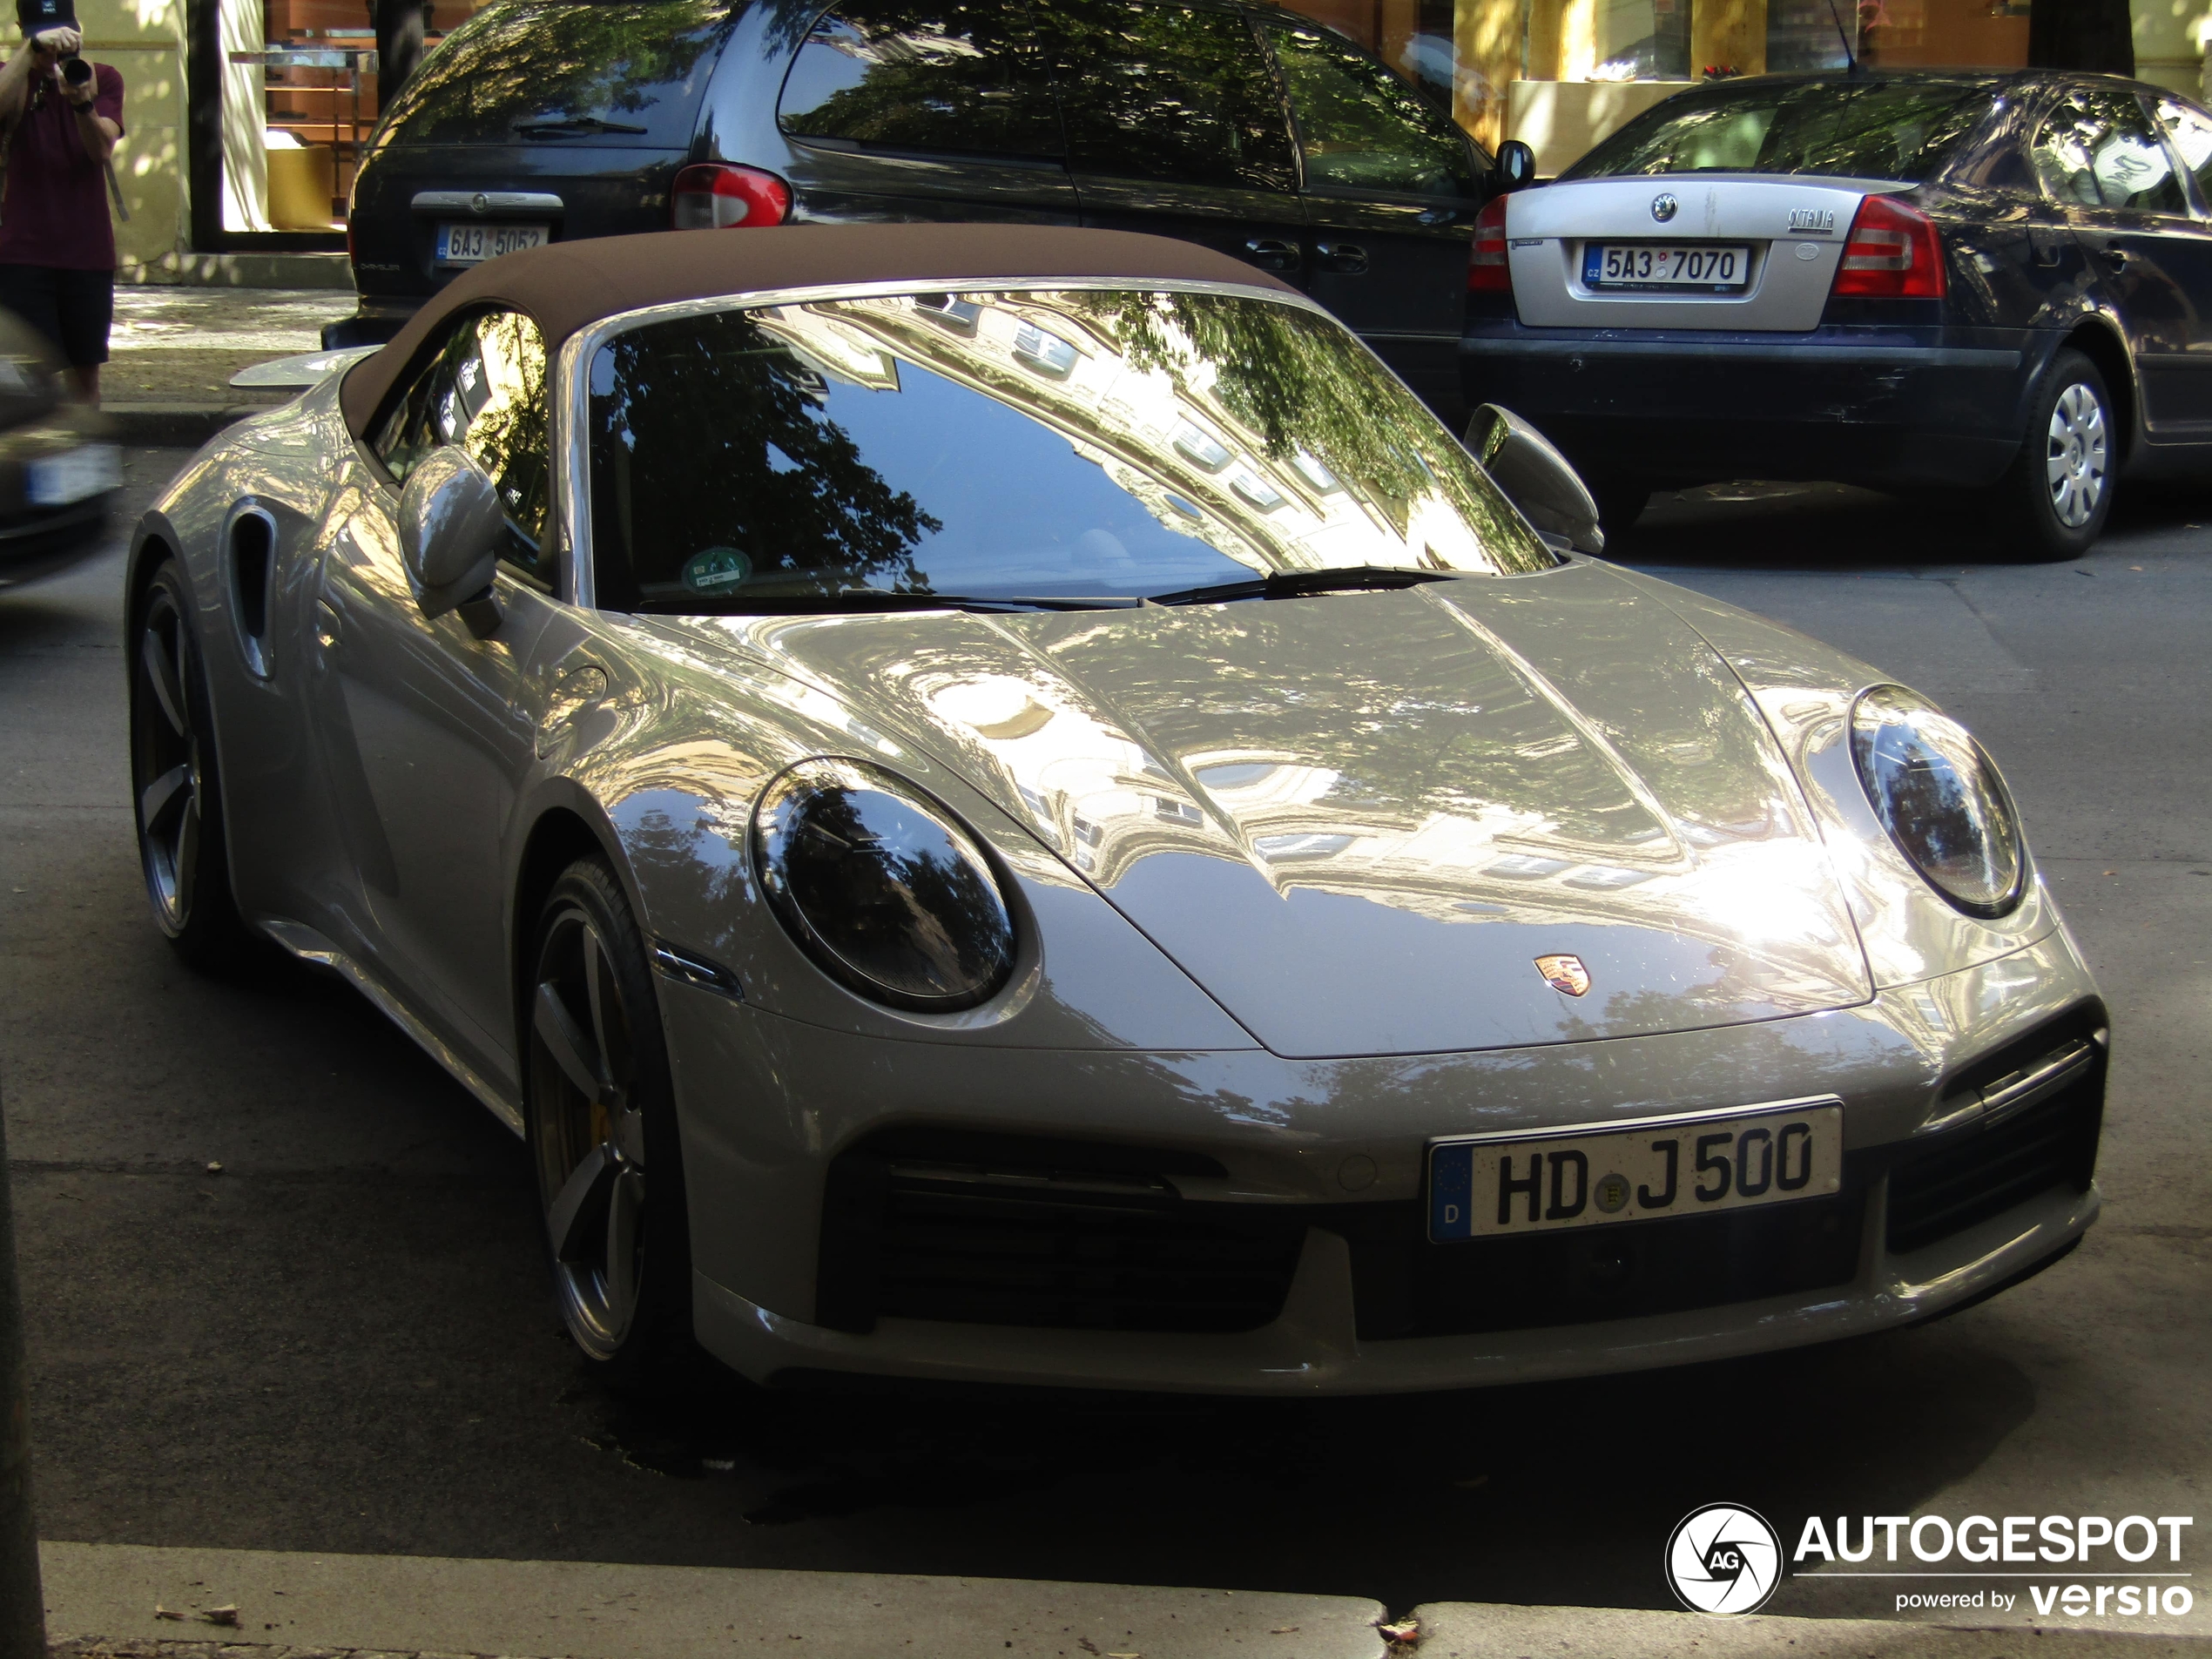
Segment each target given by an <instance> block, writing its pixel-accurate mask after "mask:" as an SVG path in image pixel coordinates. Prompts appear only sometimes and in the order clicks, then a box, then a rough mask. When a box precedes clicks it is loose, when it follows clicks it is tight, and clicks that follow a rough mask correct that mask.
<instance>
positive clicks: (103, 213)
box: [0, 64, 123, 271]
mask: <svg viewBox="0 0 2212 1659" xmlns="http://www.w3.org/2000/svg"><path fill="white" fill-rule="evenodd" d="M92 72H93V78H92V87H93V92H92V107H93V109H94V110H96V111H98V113H100V114H102V115H105V117H107V118H108V119H109V120H111V121H112V122H114V123H115V125H116V129H117V131H118V132H120V131H121V130H122V126H123V77H122V76H120V75H118V74H117V73H116V72H115V71H113V70H112V69H111V68H109V67H108V66H107V65H106V64H93V65H92ZM38 85H39V82H38V78H37V77H35V76H34V77H33V78H32V80H31V83H30V85H29V86H28V87H26V88H25V89H24V112H23V116H22V118H21V119H19V120H18V121H17V123H16V131H15V137H14V138H13V140H12V141H11V142H10V144H9V145H8V185H7V193H6V194H5V195H4V196H0V265H44V266H53V267H55V268H56V269H57V270H63V271H112V270H113V269H115V226H114V225H113V223H112V222H111V220H110V219H109V218H108V206H107V177H106V174H105V172H103V170H102V169H101V166H100V164H99V163H98V162H97V161H95V160H93V159H92V158H91V156H90V155H88V154H86V153H85V150H84V139H83V138H80V137H79V136H78V131H77V111H75V110H73V109H71V107H70V103H69V98H68V95H67V94H66V93H65V92H64V91H63V90H62V88H61V86H60V84H58V83H57V82H54V81H51V80H49V81H48V82H47V83H46V94H45V97H44V98H39V96H38ZM34 104H35V105H37V107H36V108H33V107H31V106H32V105H34Z"/></svg>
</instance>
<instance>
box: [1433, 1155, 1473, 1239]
mask: <svg viewBox="0 0 2212 1659" xmlns="http://www.w3.org/2000/svg"><path fill="white" fill-rule="evenodd" d="M1473 1197H1474V1148H1473V1147H1472V1146H1468V1145H1467V1144H1465V1143H1461V1144H1460V1145H1458V1146H1438V1147H1432V1148H1430V1149H1429V1155H1428V1236H1429V1237H1430V1238H1467V1237H1468V1236H1469V1235H1470V1233H1471V1231H1472V1226H1471V1222H1472V1217H1470V1216H1469V1214H1468V1204H1469V1202H1470V1200H1471V1199H1472V1198H1473Z"/></svg>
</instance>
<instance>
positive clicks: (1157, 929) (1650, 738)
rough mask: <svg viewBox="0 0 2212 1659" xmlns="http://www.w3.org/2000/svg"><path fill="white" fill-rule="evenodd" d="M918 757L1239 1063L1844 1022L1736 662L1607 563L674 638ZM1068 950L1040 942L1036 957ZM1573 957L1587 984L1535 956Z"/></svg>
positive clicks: (713, 623)
mask: <svg viewBox="0 0 2212 1659" xmlns="http://www.w3.org/2000/svg"><path fill="white" fill-rule="evenodd" d="M672 625H673V626H675V627H678V628H680V629H681V630H682V631H684V632H685V633H686V634H689V635H691V637H693V638H695V639H696V638H698V637H700V636H705V637H715V638H720V639H723V640H725V641H727V642H728V643H729V644H732V646H737V647H739V648H748V647H749V648H750V651H754V652H759V653H760V654H764V655H765V656H767V657H769V658H772V659H774V660H777V661H779V663H781V664H783V665H784V666H785V667H786V669H787V670H789V671H792V672H793V673H795V674H797V675H799V676H800V677H801V678H806V679H809V680H812V681H813V682H814V683H816V684H817V685H820V686H821V687H823V688H824V689H826V690H828V691H832V692H833V693H834V694H835V695H837V696H838V697H839V698H840V699H841V700H843V701H845V702H846V703H847V704H848V705H850V706H852V707H853V709H854V710H855V711H858V712H859V713H860V715H861V716H862V718H864V719H865V720H866V721H867V722H870V723H873V724H877V725H881V726H882V727H883V729H884V730H885V732H887V733H889V734H894V735H896V736H898V737H900V738H902V739H904V740H906V741H910V742H913V743H914V744H915V745H917V746H918V747H920V748H921V749H923V750H925V751H926V752H929V753H931V754H933V755H934V757H935V758H936V759H939V760H941V762H943V763H944V764H945V765H948V767H949V768H950V769H952V770H953V771H954V772H958V773H959V774H960V775H961V776H963V777H965V778H966V779H968V780H969V781H970V782H971V783H973V784H974V786H976V787H977V788H979V789H980V790H981V791H983V792H985V793H987V794H988V795H989V796H990V797H991V798H992V799H995V800H996V801H997V802H998V803H999V804H1000V805H1001V806H1003V807H1004V808H1005V810H1006V811H1007V812H1008V813H1010V814H1012V815H1013V816H1014V817H1015V819H1018V820H1019V821H1021V822H1022V823H1024V824H1026V825H1027V826H1028V827H1029V828H1030V830H1031V831H1032V833H1035V835H1036V836H1037V837H1038V838H1039V839H1041V840H1043V841H1044V842H1046V843H1047V844H1048V845H1049V846H1051V847H1053V848H1054V849H1055V851H1056V852H1057V853H1059V854H1060V856H1061V857H1062V858H1063V859H1064V860H1067V862H1068V863H1069V864H1070V865H1072V866H1073V867H1075V868H1076V869H1077V870H1078V871H1080V872H1081V873H1082V874H1083V875H1084V876H1085V877H1086V878H1087V879H1088V880H1089V881H1090V882H1091V883H1092V884H1093V885H1095V886H1096V887H1097V889H1098V890H1099V892H1100V893H1102V894H1103V895H1104V896H1105V897H1106V898H1107V900H1109V901H1110V902H1111V903H1112V904H1113V905H1115V906H1116V907H1117V908H1118V909H1119V910H1120V911H1121V912H1122V913H1123V914H1124V915H1126V916H1127V917H1128V918H1129V919H1130V921H1132V922H1133V923H1135V924H1136V926H1137V927H1140V928H1142V929H1143V931H1144V932H1145V933H1146V934H1149V935H1150V937H1151V939H1152V940H1153V941H1155V942H1156V943H1157V945H1158V946H1159V947H1160V948H1161V949H1162V950H1163V951H1165V952H1166V953H1167V954H1169V955H1170V956H1171V957H1172V958H1174V960H1175V961H1177V963H1179V964H1180V965H1181V966H1182V967H1183V968H1184V971H1185V972H1187V973H1188V974H1190V976H1191V977H1192V978H1193V979H1195V980H1197V981H1198V983H1200V984H1201V985H1203V986H1204V987H1205V988H1206V989H1207V990H1208V991H1210V992H1211V994H1212V995H1214V996H1215V997H1216V998H1217V999H1218V1000H1219V1001H1221V1003H1222V1004H1223V1005H1224V1007H1225V1008H1228V1010H1229V1011H1230V1012H1231V1014H1233V1015H1235V1016H1236V1017H1237V1018H1238V1020H1240V1021H1241V1022H1243V1023H1244V1026H1245V1027H1246V1028H1248V1029H1250V1030H1251V1032H1252V1034H1253V1035H1255V1036H1257V1037H1258V1039H1259V1040H1260V1041H1261V1042H1264V1043H1265V1044H1266V1045H1267V1046H1268V1047H1269V1048H1270V1049H1273V1050H1274V1051H1276V1052H1277V1053H1278V1054H1283V1055H1293V1056H1323V1055H1372V1054H1418V1053H1428V1052H1444V1051H1451V1050H1461V1049H1487V1048H1498V1047H1508V1046H1521V1045H1527V1044H1534V1043H1546V1042H1571V1041H1577V1040H1581V1039H1588V1038H1596V1037H1614V1036H1627V1035H1640V1034H1645V1033H1651V1032H1661V1031H1677V1030H1687V1029H1692V1028H1700V1027H1707V1026H1716V1025H1728V1024H1734V1023H1739V1022H1747V1021H1753V1020H1766V1019H1774V1018H1777V1017H1780V1016H1783V1015H1794V1014H1802V1013H1806V1012H1810V1011H1812V1010H1816V1009H1823V1008H1839V1007H1846V1006H1850V1005H1852V1004H1856V1003H1859V1002H1864V1001H1866V1000H1868V998H1869V997H1870V995H1871V988H1870V986H1869V982H1868V978H1867V973H1866V968H1865V959H1864V956H1863V954H1862V952H1861V950H1860V948H1859V944H1858V939H1857V936H1856V934H1854V932H1853V930H1852V926H1851V921H1850V918H1849V915H1848V913H1847V912H1846V910H1845V908H1844V903H1843V900H1842V897H1841V895H1840V894H1839V892H1838V886H1837V883H1836V880H1835V877H1834V874H1833V873H1832V871H1831V867H1830V865H1829V862H1828V859H1827V856H1826V854H1825V853H1824V850H1823V847H1822V844H1821V842H1820V840H1819V836H1818V833H1817V830H1816V829H1815V827H1814V826H1813V824H1812V821H1811V818H1810V817H1809V815H1808V813H1807V812H1806V809H1805V806H1804V801H1803V799H1802V797H1801V796H1800V794H1799V792H1798V790H1797V784H1796V781H1795V779H1794V778H1793V777H1792V775H1791V772H1790V769H1789V767H1788V765H1787V764H1786V762H1785V761H1784V759H1783V757H1782V755H1781V754H1780V752H1779V751H1778V750H1777V747H1776V745H1775V744H1774V742H1773V739H1772V738H1771V736H1770V733H1769V732H1768V731H1767V728H1766V727H1765V725H1764V724H1763V723H1762V721H1761V719H1760V718H1759V715H1758V713H1757V711H1756V710H1755V709H1754V708H1753V706H1752V705H1751V704H1750V700H1749V698H1747V697H1746V695H1745V693H1744V691H1743V687H1742V685H1740V684H1739V683H1738V681H1737V678H1736V677H1735V676H1734V674H1733V673H1732V672H1731V671H1730V670H1729V668H1728V667H1727V665H1726V664H1724V663H1723V662H1722V661H1721V659H1720V658H1718V657H1717V656H1716V655H1715V653H1714V652H1713V651H1712V650H1711V649H1710V647H1709V646H1708V645H1707V644H1705V642H1704V641H1703V638H1702V637H1700V636H1699V635H1698V634H1697V633H1696V632H1695V631H1693V630H1691V629H1690V628H1689V626H1687V625H1686V624H1684V623H1683V621H1682V620H1681V619H1680V618H1679V617H1676V615H1675V614H1674V612H1673V611H1671V610H1669V609H1668V608H1667V607H1666V606H1665V605H1664V604H1662V603H1660V602H1659V601H1658V600H1657V599H1656V598H1654V597H1650V596H1649V595H1646V594H1642V593H1640V592H1638V591H1637V590H1635V589H1633V588H1631V587H1630V586H1629V584H1628V583H1625V582H1623V581H1622V580H1621V579H1620V578H1618V577H1615V576H1614V575H1612V574H1611V573H1610V572H1608V571H1607V570H1604V569H1603V568H1602V567H1601V566H1595V565H1589V564H1575V565H1570V566H1568V567H1566V568H1564V569H1561V570H1557V571H1554V572H1552V573H1550V574H1548V575H1545V576H1541V577H1526V578H1519V579H1497V578H1478V579H1473V580H1466V581H1459V582H1453V583H1437V584H1433V585H1430V586H1426V587H1422V588H1419V589H1414V590H1401V591H1397V592H1378V593H1358V594H1345V595H1332V596H1329V597H1316V598H1308V599H1293V600H1278V601H1265V602H1245V603H1240V604H1227V605H1216V606H1206V607H1193V608H1187V609H1186V608H1176V609H1144V610H1116V611H1084V612H1076V613H1061V614H1023V615H1019V616H1012V617H981V616H954V617H946V616H943V615H925V616H869V617H828V618H823V617H807V618H790V617H774V618H766V617H760V618H751V617H749V618H718V619H711V620H710V619H698V620H692V621H686V622H683V623H679V624H672ZM1081 948H1082V941H1070V940H1060V939H1048V940H1047V941H1045V950H1046V963H1045V965H1046V970H1047V971H1048V972H1049V971H1050V968H1051V959H1052V955H1053V953H1055V951H1060V950H1069V949H1081ZM1554 955H1573V956H1575V957H1578V958H1580V960H1581V964H1582V966H1583V968H1584V969H1585V970H1586V971H1587V974H1588V990H1587V992H1586V994H1584V995H1579V996H1577V995H1567V994H1565V993H1563V992H1561V990H1558V989H1555V988H1554V987H1553V985H1552V984H1551V983H1549V982H1548V980H1547V976H1546V974H1545V973H1544V972H1542V971H1540V969H1539V968H1538V966H1537V961H1538V959H1539V958H1540V957H1548V956H1554Z"/></svg>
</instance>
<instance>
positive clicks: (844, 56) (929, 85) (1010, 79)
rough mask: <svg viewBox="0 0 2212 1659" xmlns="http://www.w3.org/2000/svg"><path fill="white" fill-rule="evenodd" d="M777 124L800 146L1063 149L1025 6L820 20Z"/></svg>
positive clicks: (864, 1)
mask: <svg viewBox="0 0 2212 1659" xmlns="http://www.w3.org/2000/svg"><path fill="white" fill-rule="evenodd" d="M778 119H779V121H780V123H781V124H782V126H783V130H784V131H785V132H788V133H791V134H793V135H794V136H796V137H799V138H841V139H844V140H846V142H848V143H852V144H865V145H880V146H881V147H883V148H885V149H890V150H920V151H948V152H970V153H978V154H984V155H1019V156H1056V155H1058V154H1060V153H1061V150H1062V145H1061V140H1060V115H1059V111H1057V110H1055V108H1054V107H1053V102H1052V86H1051V83H1050V81H1049V78H1047V76H1046V74H1045V71H1044V67H1043V64H1042V63H1041V62H1040V61H1039V60H1038V56H1037V49H1036V43H1035V37H1034V35H1033V34H1032V32H1031V30H1030V27H1029V18H1028V8H1026V7H1024V6H1021V5H1008V4H1006V3H1004V0H972V3H962V0H941V3H938V4H934V5H921V6H915V5H899V4H887V3H880V0H878V3H868V0H860V3H858V4H852V5H841V6H839V7H838V8H837V9H836V10H833V11H826V12H824V13H823V14H822V15H821V17H819V18H818V19H817V20H816V22H815V24H814V27H813V30H811V31H810V32H809V33H808V35H807V37H806V44H804V45H802V46H801V47H800V48H799V55H798V56H797V57H794V58H793V59H792V65H791V73H790V74H789V75H788V76H786V78H785V80H784V92H783V101H782V104H781V105H780V107H779V112H778Z"/></svg>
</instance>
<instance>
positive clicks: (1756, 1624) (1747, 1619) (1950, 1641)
mask: <svg viewBox="0 0 2212 1659" xmlns="http://www.w3.org/2000/svg"><path fill="white" fill-rule="evenodd" d="M1413 1617H1414V1618H1416V1619H1418V1620H1419V1621H1420V1630H1421V1638H1420V1646H1419V1647H1418V1649H1414V1651H1415V1652H1417V1653H1418V1654H1419V1656H1420V1659H1536V1656H1541V1659H1753V1656H1758V1659H1766V1656H1778V1659H2122V1656H2124V1659H2212V1636H2208V1635H2201V1634H2194V1633H2180V1634H2177V1633H2175V1632H2172V1631H2164V1630H2161V1631H2135V1630H2125V1629H2083V1628H2082V1627H2080V1626H2079V1625H2071V1624H2068V1625H2058V1626H2051V1625H2033V1626H2031V1625H2026V1624H2016V1625H2006V1626H1999V1627H1995V1628H1979V1629H1976V1628H1968V1627H1961V1626H1956V1625H1938V1624H1921V1623H1919V1622H1914V1621H1912V1620H1910V1619H1806V1618H1791V1617H1788V1616H1786V1615H1774V1614H1751V1615H1746V1616H1744V1617H1742V1618H1733V1619H1712V1618H1707V1617H1704V1616H1703V1615H1700V1614H1696V1613H1656V1612H1652V1611H1649V1610H1648V1609H1643V1608H1595V1607H1520V1606H1512V1605H1507V1604H1503V1603H1498V1602H1435V1603H1432V1604H1431V1605H1429V1606H1426V1607H1422V1608H1416V1609H1415V1610H1414V1613H1413Z"/></svg>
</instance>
